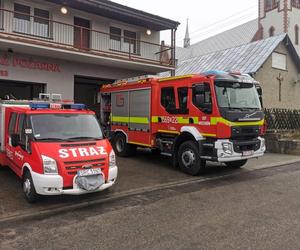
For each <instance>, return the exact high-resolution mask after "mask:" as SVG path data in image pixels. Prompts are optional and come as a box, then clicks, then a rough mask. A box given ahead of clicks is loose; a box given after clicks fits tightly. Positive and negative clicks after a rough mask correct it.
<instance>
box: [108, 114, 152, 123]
mask: <svg viewBox="0 0 300 250" xmlns="http://www.w3.org/2000/svg"><path fill="white" fill-rule="evenodd" d="M111 121H112V122H122V123H137V124H149V119H148V118H147V117H126V116H112V118H111Z"/></svg>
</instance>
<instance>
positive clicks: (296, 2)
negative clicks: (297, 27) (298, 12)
mask: <svg viewBox="0 0 300 250" xmlns="http://www.w3.org/2000/svg"><path fill="white" fill-rule="evenodd" d="M292 6H293V7H295V8H298V9H300V0H292Z"/></svg>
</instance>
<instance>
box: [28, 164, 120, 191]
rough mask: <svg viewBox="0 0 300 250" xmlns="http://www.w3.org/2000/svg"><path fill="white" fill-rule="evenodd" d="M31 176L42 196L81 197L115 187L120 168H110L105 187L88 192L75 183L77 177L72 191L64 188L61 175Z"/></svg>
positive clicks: (34, 174) (32, 174)
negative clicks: (63, 195) (64, 195)
mask: <svg viewBox="0 0 300 250" xmlns="http://www.w3.org/2000/svg"><path fill="white" fill-rule="evenodd" d="M31 176H32V180H33V184H34V187H35V190H36V192H37V193H38V194H40V195H62V194H67V195H81V194H88V193H95V192H100V191H103V190H105V189H107V188H110V187H111V186H113V185H114V184H115V182H116V180H117V176H118V167H117V166H115V167H111V168H109V173H108V180H107V181H106V182H105V183H104V184H103V185H101V187H99V188H98V189H96V190H93V191H86V190H83V189H81V188H79V187H78V186H77V184H76V183H75V180H76V177H77V176H75V177H74V179H73V188H72V189H64V188H63V177H62V176H60V175H44V174H38V173H35V172H31Z"/></svg>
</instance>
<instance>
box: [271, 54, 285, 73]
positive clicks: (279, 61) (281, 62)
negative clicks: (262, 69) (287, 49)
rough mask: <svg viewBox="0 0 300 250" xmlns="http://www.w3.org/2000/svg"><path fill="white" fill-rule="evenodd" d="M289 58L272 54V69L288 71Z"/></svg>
mask: <svg viewBox="0 0 300 250" xmlns="http://www.w3.org/2000/svg"><path fill="white" fill-rule="evenodd" d="M286 61H287V56H286V55H285V54H281V53H277V52H274V53H273V54H272V67H273V68H275V69H281V70H287V62H286Z"/></svg>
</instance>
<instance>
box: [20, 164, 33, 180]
mask: <svg viewBox="0 0 300 250" xmlns="http://www.w3.org/2000/svg"><path fill="white" fill-rule="evenodd" d="M27 171H29V172H30V173H31V172H32V168H31V166H30V165H29V163H24V165H23V167H22V176H21V177H22V178H23V176H24V174H25V173H26V172H27Z"/></svg>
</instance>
